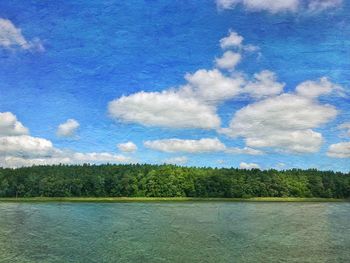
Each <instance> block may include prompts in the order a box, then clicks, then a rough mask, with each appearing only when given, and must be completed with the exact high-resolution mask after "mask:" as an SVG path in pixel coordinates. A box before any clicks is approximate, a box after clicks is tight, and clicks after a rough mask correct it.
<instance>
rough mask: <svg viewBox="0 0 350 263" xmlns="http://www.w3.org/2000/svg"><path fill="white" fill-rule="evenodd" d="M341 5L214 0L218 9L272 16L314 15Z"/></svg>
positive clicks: (314, 0) (333, 1)
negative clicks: (240, 6) (237, 9)
mask: <svg viewBox="0 0 350 263" xmlns="http://www.w3.org/2000/svg"><path fill="white" fill-rule="evenodd" d="M342 3H343V1H342V0H216V4H217V7H218V8H219V9H234V8H235V7H236V6H237V5H242V6H243V7H244V8H245V9H247V10H248V11H251V12H260V11H267V12H269V13H272V14H276V13H280V12H292V13H295V12H297V11H307V12H311V13H315V12H321V11H324V10H328V9H334V8H338V7H340V6H342Z"/></svg>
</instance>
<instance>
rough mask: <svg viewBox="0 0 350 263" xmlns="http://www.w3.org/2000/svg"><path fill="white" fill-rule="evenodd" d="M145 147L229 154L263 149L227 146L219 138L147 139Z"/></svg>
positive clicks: (257, 151) (249, 152)
mask: <svg viewBox="0 0 350 263" xmlns="http://www.w3.org/2000/svg"><path fill="white" fill-rule="evenodd" d="M144 145H145V147H147V148H149V149H152V150H156V151H161V152H168V153H174V152H187V153H210V152H225V153H228V154H249V155H261V154H263V152H262V151H260V150H256V149H253V148H250V147H244V148H242V149H241V148H238V147H227V146H226V145H225V144H223V143H222V142H221V141H220V140H219V139H218V138H202V139H199V140H184V139H176V138H172V139H163V140H154V141H145V142H144Z"/></svg>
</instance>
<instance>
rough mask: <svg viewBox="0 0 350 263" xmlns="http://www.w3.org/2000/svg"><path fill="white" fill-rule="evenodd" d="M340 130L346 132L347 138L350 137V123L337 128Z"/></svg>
mask: <svg viewBox="0 0 350 263" xmlns="http://www.w3.org/2000/svg"><path fill="white" fill-rule="evenodd" d="M337 128H338V129H339V130H342V131H344V134H343V135H345V136H348V137H350V122H344V123H342V124H340V125H339V126H338V127H337Z"/></svg>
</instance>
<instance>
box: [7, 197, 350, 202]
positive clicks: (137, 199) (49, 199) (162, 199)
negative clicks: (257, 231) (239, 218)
mask: <svg viewBox="0 0 350 263" xmlns="http://www.w3.org/2000/svg"><path fill="white" fill-rule="evenodd" d="M348 201H350V200H347V199H334V198H297V197H254V198H190V197H28V198H0V202H18V203H22V202H77V203H80V202H81V203H83V202H85V203H88V202H91V203H122V202H348Z"/></svg>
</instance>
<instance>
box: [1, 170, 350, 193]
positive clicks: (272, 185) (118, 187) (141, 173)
mask: <svg viewBox="0 0 350 263" xmlns="http://www.w3.org/2000/svg"><path fill="white" fill-rule="evenodd" d="M40 196H42V197H112V196H113V197H119V196H125V197H236V198H249V197H326V198H349V197H350V174H349V173H348V174H345V173H340V172H332V171H318V170H315V169H309V170H299V169H292V170H286V171H277V170H265V171H261V170H258V169H253V170H241V169H234V168H230V169H226V168H220V169H218V168H196V167H180V166H175V165H147V164H142V165H141V164H130V165H109V164H107V165H88V164H85V165H54V166H33V167H27V168H18V169H7V168H6V169H4V168H0V197H40Z"/></svg>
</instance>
